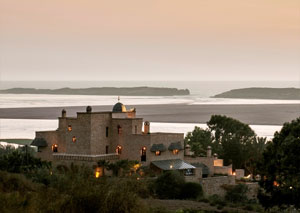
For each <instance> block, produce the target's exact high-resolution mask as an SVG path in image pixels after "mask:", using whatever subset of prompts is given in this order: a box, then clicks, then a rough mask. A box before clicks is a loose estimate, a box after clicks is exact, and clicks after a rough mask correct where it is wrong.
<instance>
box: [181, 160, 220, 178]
mask: <svg viewBox="0 0 300 213" xmlns="http://www.w3.org/2000/svg"><path fill="white" fill-rule="evenodd" d="M184 161H186V162H188V163H203V164H205V165H206V166H207V167H208V168H209V175H210V176H212V175H214V173H215V171H214V158H213V157H191V156H184Z"/></svg>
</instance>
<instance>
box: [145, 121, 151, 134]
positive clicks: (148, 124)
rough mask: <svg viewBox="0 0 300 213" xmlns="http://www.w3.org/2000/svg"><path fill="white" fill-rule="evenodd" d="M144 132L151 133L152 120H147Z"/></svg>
mask: <svg viewBox="0 0 300 213" xmlns="http://www.w3.org/2000/svg"><path fill="white" fill-rule="evenodd" d="M144 134H150V122H149V121H145V123H144Z"/></svg>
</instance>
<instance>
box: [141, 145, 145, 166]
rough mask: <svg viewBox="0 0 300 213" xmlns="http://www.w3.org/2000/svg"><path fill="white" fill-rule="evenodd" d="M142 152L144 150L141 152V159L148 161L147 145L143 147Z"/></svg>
mask: <svg viewBox="0 0 300 213" xmlns="http://www.w3.org/2000/svg"><path fill="white" fill-rule="evenodd" d="M141 152H142V153H141V161H142V162H143V161H144V162H145V161H146V147H145V146H144V147H143V148H142V150H141Z"/></svg>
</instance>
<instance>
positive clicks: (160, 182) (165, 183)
mask: <svg viewBox="0 0 300 213" xmlns="http://www.w3.org/2000/svg"><path fill="white" fill-rule="evenodd" d="M183 185H184V177H183V175H182V174H180V173H179V172H178V171H167V172H164V173H163V174H162V175H160V176H159V177H158V178H157V179H156V181H155V184H154V187H155V192H156V194H157V196H158V197H159V198H160V199H178V198H180V196H181V189H182V186H183Z"/></svg>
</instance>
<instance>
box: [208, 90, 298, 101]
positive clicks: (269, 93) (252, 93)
mask: <svg viewBox="0 0 300 213" xmlns="http://www.w3.org/2000/svg"><path fill="white" fill-rule="evenodd" d="M214 98H243V99H280V100H300V89H297V88H245V89H234V90H230V91H228V92H224V93H221V94H218V95H215V96H214Z"/></svg>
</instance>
